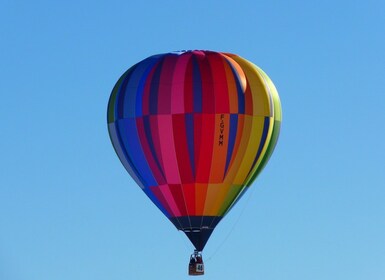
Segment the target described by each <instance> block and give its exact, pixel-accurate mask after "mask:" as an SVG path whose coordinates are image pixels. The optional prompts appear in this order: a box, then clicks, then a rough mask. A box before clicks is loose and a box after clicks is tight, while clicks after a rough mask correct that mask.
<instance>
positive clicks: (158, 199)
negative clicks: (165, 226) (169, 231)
mask: <svg viewBox="0 0 385 280" xmlns="http://www.w3.org/2000/svg"><path fill="white" fill-rule="evenodd" d="M107 119H108V131H109V135H110V138H111V142H112V144H113V146H114V148H115V151H116V154H117V155H118V157H119V159H120V161H121V162H122V164H123V166H124V167H125V168H126V170H127V171H128V173H129V174H130V175H131V176H132V178H133V179H134V180H135V182H136V183H137V184H138V185H139V187H140V188H141V189H142V190H143V191H144V193H145V194H146V195H147V196H148V197H149V198H150V199H151V201H152V202H153V203H154V204H155V205H156V206H157V207H158V208H159V209H160V211H162V212H163V214H164V215H165V216H166V217H167V218H168V219H169V220H170V221H171V222H172V223H173V224H174V226H175V227H176V228H177V229H178V230H181V231H183V232H184V233H185V234H186V236H187V237H188V238H189V239H190V241H191V243H192V244H193V245H194V247H195V250H194V253H193V254H192V255H191V258H192V259H194V261H191V262H190V274H192V275H201V274H203V273H204V268H203V262H202V261H201V260H202V258H201V252H202V250H203V248H204V247H205V245H206V242H207V241H208V239H209V237H210V235H211V234H212V232H213V230H214V229H215V227H216V226H217V225H218V223H219V222H220V221H221V220H222V218H223V217H224V216H225V215H226V214H227V213H228V212H229V210H230V209H231V208H232V207H233V206H234V205H235V204H236V203H237V201H238V200H239V199H240V198H241V197H242V195H243V194H244V193H245V192H246V191H247V190H248V188H249V187H250V185H251V184H252V182H253V181H254V180H255V179H256V177H257V176H258V175H259V174H260V172H261V171H262V169H263V168H264V166H265V165H266V163H267V161H268V160H269V158H270V156H271V154H272V152H273V150H274V147H275V145H276V143H277V139H278V135H279V131H280V124H281V105H280V100H279V96H278V92H277V90H276V88H275V86H274V84H273V83H272V81H271V80H270V78H269V77H268V76H267V75H266V74H265V73H264V72H263V71H262V70H261V69H260V68H258V67H257V66H256V65H254V64H253V63H251V62H249V61H247V60H246V59H244V58H242V57H240V56H238V55H235V54H230V53H222V52H215V51H201V50H193V51H179V52H171V53H165V54H158V55H153V56H150V57H148V58H146V59H144V60H142V61H140V62H139V63H137V64H135V65H134V66H132V67H131V68H129V69H128V70H127V71H126V72H125V73H124V74H123V75H122V76H121V77H120V79H119V80H118V82H117V83H116V85H115V87H114V88H113V90H112V93H111V96H110V99H109V103H108V112H107ZM197 259H198V260H200V262H199V261H198V262H197V261H196V260H197Z"/></svg>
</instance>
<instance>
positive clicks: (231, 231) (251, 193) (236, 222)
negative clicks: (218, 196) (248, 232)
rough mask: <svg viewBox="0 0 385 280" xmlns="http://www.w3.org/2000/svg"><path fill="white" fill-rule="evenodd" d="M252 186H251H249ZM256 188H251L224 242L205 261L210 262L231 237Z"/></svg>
mask: <svg viewBox="0 0 385 280" xmlns="http://www.w3.org/2000/svg"><path fill="white" fill-rule="evenodd" d="M248 188H250V187H248ZM254 189H255V188H251V190H249V193H250V194H249V195H248V198H247V200H246V201H245V205H243V207H242V209H241V212H240V213H239V215H238V217H237V219H236V220H235V222H234V224H233V226H232V227H231V229H230V231H229V232H228V233H227V235H226V236H225V238H224V239H223V240H222V242H221V243H220V244H219V245H218V247H217V248H216V249H215V250H214V252H213V253H212V254H211V255H210V256H209V257H208V258H207V259H206V261H205V262H209V261H211V259H212V258H213V257H214V256H215V255H216V254H217V253H218V252H219V250H220V249H221V248H222V247H223V245H224V244H225V242H226V241H227V239H229V237H230V235H231V234H232V233H233V231H234V229H235V227H236V226H237V224H238V223H239V221H240V220H241V217H242V215H243V213H244V212H245V210H246V207H247V205H248V204H249V202H250V199H251V196H252V195H253V192H254Z"/></svg>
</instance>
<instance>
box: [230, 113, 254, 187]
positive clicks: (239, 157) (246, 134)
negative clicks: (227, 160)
mask: <svg viewBox="0 0 385 280" xmlns="http://www.w3.org/2000/svg"><path fill="white" fill-rule="evenodd" d="M251 128H252V116H246V115H245V116H244V120H243V129H242V138H241V140H240V143H239V147H238V150H237V151H235V158H234V160H232V163H231V165H230V166H229V170H228V171H227V174H226V177H225V179H224V181H225V182H227V183H230V184H232V183H233V181H234V178H235V177H236V176H237V173H238V170H239V167H240V165H241V164H242V161H243V157H244V155H245V152H246V150H247V145H248V144H249V138H250V132H251ZM233 154H234V153H233Z"/></svg>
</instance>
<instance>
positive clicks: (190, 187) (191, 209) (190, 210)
mask: <svg viewBox="0 0 385 280" xmlns="http://www.w3.org/2000/svg"><path fill="white" fill-rule="evenodd" d="M182 188H183V193H184V199H185V201H186V206H187V215H189V216H194V215H196V211H195V184H183V185H182Z"/></svg>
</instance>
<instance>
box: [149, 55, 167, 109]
mask: <svg viewBox="0 0 385 280" xmlns="http://www.w3.org/2000/svg"><path fill="white" fill-rule="evenodd" d="M163 61H164V57H163V58H162V60H161V61H160V62H159V63H158V64H157V65H156V69H155V72H154V75H153V77H152V80H151V81H150V83H151V85H150V98H149V102H150V104H149V105H150V114H152V115H156V114H157V113H158V96H159V83H160V75H161V73H162V66H163Z"/></svg>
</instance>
